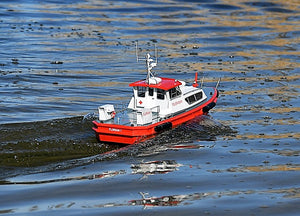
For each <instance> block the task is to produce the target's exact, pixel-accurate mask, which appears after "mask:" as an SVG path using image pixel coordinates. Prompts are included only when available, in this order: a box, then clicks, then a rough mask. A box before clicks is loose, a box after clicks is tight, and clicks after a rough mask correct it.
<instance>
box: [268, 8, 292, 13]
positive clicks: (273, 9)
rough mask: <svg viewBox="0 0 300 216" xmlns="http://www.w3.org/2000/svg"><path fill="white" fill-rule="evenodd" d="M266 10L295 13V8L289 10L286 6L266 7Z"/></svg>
mask: <svg viewBox="0 0 300 216" xmlns="http://www.w3.org/2000/svg"><path fill="white" fill-rule="evenodd" d="M264 11H268V12H275V13H294V11H293V10H289V9H285V8H279V7H269V8H264Z"/></svg>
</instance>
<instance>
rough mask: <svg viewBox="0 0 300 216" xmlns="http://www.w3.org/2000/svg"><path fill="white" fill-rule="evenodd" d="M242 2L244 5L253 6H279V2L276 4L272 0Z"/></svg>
mask: <svg viewBox="0 0 300 216" xmlns="http://www.w3.org/2000/svg"><path fill="white" fill-rule="evenodd" d="M244 4H246V5H250V6H255V7H263V8H264V7H277V6H279V4H276V3H274V2H268V1H264V2H261V1H257V2H251V1H250V2H245V3H244Z"/></svg>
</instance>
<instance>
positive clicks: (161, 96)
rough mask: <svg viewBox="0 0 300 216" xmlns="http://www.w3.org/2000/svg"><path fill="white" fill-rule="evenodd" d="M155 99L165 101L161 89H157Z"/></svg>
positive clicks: (163, 92)
mask: <svg viewBox="0 0 300 216" xmlns="http://www.w3.org/2000/svg"><path fill="white" fill-rule="evenodd" d="M157 99H160V100H164V99H165V91H164V90H162V89H157Z"/></svg>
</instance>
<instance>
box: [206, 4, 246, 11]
mask: <svg viewBox="0 0 300 216" xmlns="http://www.w3.org/2000/svg"><path fill="white" fill-rule="evenodd" d="M201 6H203V7H205V8H209V9H214V10H220V11H222V10H240V9H242V8H241V7H238V6H235V5H229V4H203V5H201Z"/></svg>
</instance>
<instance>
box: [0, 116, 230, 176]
mask: <svg viewBox="0 0 300 216" xmlns="http://www.w3.org/2000/svg"><path fill="white" fill-rule="evenodd" d="M93 118H94V116H93V115H92V114H88V115H86V116H84V117H83V116H79V117H73V118H64V119H55V120H50V121H41V122H29V123H18V124H2V125H0V137H1V144H0V148H1V153H0V164H1V166H0V171H1V173H2V175H1V177H0V179H5V178H6V177H9V176H16V175H19V174H29V173H36V172H47V171H53V170H60V169H68V168H72V167H76V166H82V165H86V164H90V163H93V162H97V161H102V160H112V159H116V158H121V157H127V156H130V157H132V156H133V157H141V156H145V155H153V154H158V153H160V152H162V151H165V150H168V149H180V148H200V147H202V145H201V144H200V143H201V141H214V140H215V139H216V137H217V136H219V135H223V134H230V133H234V131H233V130H232V129H231V128H230V127H228V126H224V125H222V124H220V123H218V122H216V121H215V120H213V119H212V118H211V117H210V116H200V117H198V118H196V119H193V120H192V121H190V122H187V123H186V124H184V125H181V126H179V127H177V128H175V129H173V130H168V131H165V132H163V133H161V134H159V135H157V136H156V137H154V138H152V139H150V140H147V141H145V142H143V143H139V144H136V145H129V146H124V145H116V144H115V145H110V144H105V143H98V142H97V140H96V139H95V135H94V132H93V131H92V130H91V127H92V123H91V120H92V119H93Z"/></svg>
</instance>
